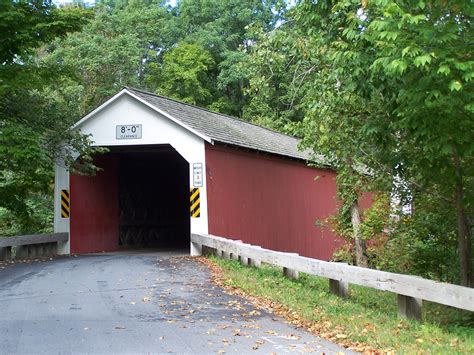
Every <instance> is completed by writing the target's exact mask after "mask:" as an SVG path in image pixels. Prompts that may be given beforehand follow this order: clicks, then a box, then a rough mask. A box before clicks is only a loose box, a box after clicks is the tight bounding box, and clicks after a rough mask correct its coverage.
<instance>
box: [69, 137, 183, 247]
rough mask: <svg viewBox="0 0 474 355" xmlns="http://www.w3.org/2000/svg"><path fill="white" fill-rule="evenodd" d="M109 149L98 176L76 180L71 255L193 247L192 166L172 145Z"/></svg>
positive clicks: (73, 178)
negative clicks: (190, 190) (190, 212)
mask: <svg viewBox="0 0 474 355" xmlns="http://www.w3.org/2000/svg"><path fill="white" fill-rule="evenodd" d="M109 149H110V152H109V153H107V154H104V155H101V156H98V157H97V159H96V164H97V165H98V166H99V167H100V168H101V169H102V170H101V171H99V172H98V173H97V175H96V176H94V177H83V176H71V201H73V202H74V203H72V204H71V252H72V253H84V252H100V251H115V250H123V249H138V248H183V247H189V243H190V229H191V228H190V216H189V164H188V162H187V161H186V160H185V159H184V158H183V157H182V156H181V155H180V154H179V153H178V152H177V151H176V150H174V149H173V148H172V147H171V146H170V145H154V146H123V147H109Z"/></svg>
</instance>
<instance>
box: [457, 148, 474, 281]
mask: <svg viewBox="0 0 474 355" xmlns="http://www.w3.org/2000/svg"><path fill="white" fill-rule="evenodd" d="M453 158H454V159H453V160H454V167H455V169H456V189H455V202H456V215H457V224H458V253H459V261H460V275H459V276H460V283H461V286H466V287H471V286H472V261H471V233H470V230H469V223H468V220H467V216H466V210H465V207H464V187H463V178H462V171H461V161H460V159H459V156H458V155H457V153H456V152H455V153H454V155H453Z"/></svg>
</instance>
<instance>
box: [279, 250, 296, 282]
mask: <svg viewBox="0 0 474 355" xmlns="http://www.w3.org/2000/svg"><path fill="white" fill-rule="evenodd" d="M288 254H291V255H295V256H299V254H298V253H288ZM283 275H285V277H287V278H289V279H290V280H297V279H298V277H300V274H299V272H298V271H297V270H294V269H290V268H287V267H283Z"/></svg>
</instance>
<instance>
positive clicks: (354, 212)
mask: <svg viewBox="0 0 474 355" xmlns="http://www.w3.org/2000/svg"><path fill="white" fill-rule="evenodd" d="M351 221H352V229H353V231H354V242H355V259H356V265H357V266H362V267H367V266H368V262H367V247H366V245H365V240H364V239H362V235H361V232H360V211H359V203H358V202H357V200H355V201H354V202H352V205H351Z"/></svg>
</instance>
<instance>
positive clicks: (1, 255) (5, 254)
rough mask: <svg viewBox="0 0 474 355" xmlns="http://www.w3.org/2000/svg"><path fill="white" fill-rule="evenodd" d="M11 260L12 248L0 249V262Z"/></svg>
mask: <svg viewBox="0 0 474 355" xmlns="http://www.w3.org/2000/svg"><path fill="white" fill-rule="evenodd" d="M11 258H12V247H3V248H0V260H10V259H11Z"/></svg>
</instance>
